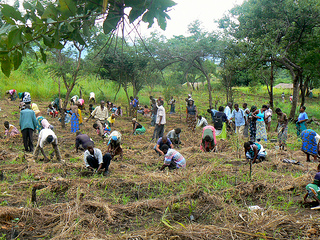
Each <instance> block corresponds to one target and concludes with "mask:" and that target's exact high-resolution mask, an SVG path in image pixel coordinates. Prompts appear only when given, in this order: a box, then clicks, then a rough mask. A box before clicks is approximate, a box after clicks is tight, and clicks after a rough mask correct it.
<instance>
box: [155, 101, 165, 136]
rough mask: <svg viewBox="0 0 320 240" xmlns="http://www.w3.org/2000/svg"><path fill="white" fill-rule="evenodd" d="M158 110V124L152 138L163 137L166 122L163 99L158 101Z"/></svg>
mask: <svg viewBox="0 0 320 240" xmlns="http://www.w3.org/2000/svg"><path fill="white" fill-rule="evenodd" d="M157 108H158V111H157V118H156V126H155V128H154V132H153V136H152V140H151V141H153V139H155V138H161V137H162V136H163V132H164V125H165V124H166V111H165V109H164V107H163V100H160V101H158V106H157Z"/></svg>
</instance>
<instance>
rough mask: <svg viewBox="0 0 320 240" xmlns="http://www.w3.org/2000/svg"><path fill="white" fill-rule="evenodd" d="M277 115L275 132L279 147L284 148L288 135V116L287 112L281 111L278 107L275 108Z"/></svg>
mask: <svg viewBox="0 0 320 240" xmlns="http://www.w3.org/2000/svg"><path fill="white" fill-rule="evenodd" d="M276 114H277V115H278V124H277V128H276V132H277V133H278V142H279V148H280V149H282V150H285V146H286V142H287V136H288V121H289V120H288V117H287V114H285V113H283V112H282V111H281V109H280V108H277V109H276Z"/></svg>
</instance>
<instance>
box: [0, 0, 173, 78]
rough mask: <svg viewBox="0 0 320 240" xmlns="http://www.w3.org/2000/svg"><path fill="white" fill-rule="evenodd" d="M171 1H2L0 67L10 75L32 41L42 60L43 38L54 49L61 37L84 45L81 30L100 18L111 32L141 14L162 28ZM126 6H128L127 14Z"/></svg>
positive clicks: (86, 28) (142, 18)
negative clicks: (17, 5)
mask: <svg viewBox="0 0 320 240" xmlns="http://www.w3.org/2000/svg"><path fill="white" fill-rule="evenodd" d="M174 5H175V3H174V2H173V1H172V0H109V1H108V0H95V1H87V0H77V1H74V0H56V1H54V2H50V1H37V2H36V3H33V1H24V3H23V9H20V8H15V7H13V6H10V5H8V4H1V5H0V6H1V14H2V21H0V27H1V28H0V61H1V70H2V72H3V73H4V74H5V75H7V76H9V75H10V72H11V70H12V69H17V68H18V67H19V66H20V64H21V62H22V59H23V57H24V56H26V54H28V51H29V50H30V49H32V47H34V45H36V46H38V47H39V49H40V51H41V54H42V58H43V60H44V61H45V59H46V55H45V52H44V50H43V48H42V46H41V44H40V43H42V42H43V43H44V44H45V45H46V46H48V47H49V48H55V49H62V48H63V45H62V44H61V42H63V41H71V42H77V43H78V44H80V45H82V46H85V45H86V42H85V40H84V39H83V36H81V33H80V30H81V31H82V32H83V34H84V35H85V36H87V37H89V36H90V34H91V33H90V29H91V28H92V27H93V26H95V24H96V23H97V22H101V20H103V31H104V33H105V34H107V33H110V32H114V30H115V29H116V28H117V27H118V26H119V25H120V24H121V23H122V24H124V23H125V22H126V19H128V20H129V22H130V23H133V22H134V21H135V20H137V19H138V18H140V19H141V20H142V21H144V22H147V23H149V25H148V26H149V27H151V26H152V25H153V23H154V19H155V18H156V19H157V22H158V24H159V26H160V27H161V28H162V29H165V28H166V23H167V19H170V17H169V15H168V14H167V12H168V10H169V8H170V7H172V6H174ZM125 8H128V9H131V10H130V12H129V14H128V15H126V14H125ZM98 20H99V21H98ZM1 25H2V26H1Z"/></svg>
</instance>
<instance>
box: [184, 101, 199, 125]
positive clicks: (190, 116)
mask: <svg viewBox="0 0 320 240" xmlns="http://www.w3.org/2000/svg"><path fill="white" fill-rule="evenodd" d="M197 115H198V110H197V107H196V105H194V102H193V100H189V101H188V105H187V117H186V121H187V124H188V128H189V129H190V130H192V131H195V128H196V124H197Z"/></svg>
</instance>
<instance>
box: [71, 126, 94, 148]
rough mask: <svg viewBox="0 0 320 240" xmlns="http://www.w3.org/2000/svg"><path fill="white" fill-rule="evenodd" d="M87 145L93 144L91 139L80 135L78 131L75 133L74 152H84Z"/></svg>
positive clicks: (85, 135)
mask: <svg viewBox="0 0 320 240" xmlns="http://www.w3.org/2000/svg"><path fill="white" fill-rule="evenodd" d="M89 143H92V144H94V142H93V141H92V139H91V138H90V137H89V136H88V135H87V134H82V133H81V132H80V131H77V132H76V144H75V147H76V152H78V150H79V149H80V150H86V149H87V146H88V144H89Z"/></svg>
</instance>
